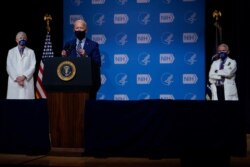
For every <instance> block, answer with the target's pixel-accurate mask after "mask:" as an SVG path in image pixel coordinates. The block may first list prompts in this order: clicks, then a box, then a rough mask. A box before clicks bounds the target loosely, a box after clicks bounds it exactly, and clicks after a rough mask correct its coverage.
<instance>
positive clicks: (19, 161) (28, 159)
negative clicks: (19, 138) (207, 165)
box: [0, 134, 250, 167]
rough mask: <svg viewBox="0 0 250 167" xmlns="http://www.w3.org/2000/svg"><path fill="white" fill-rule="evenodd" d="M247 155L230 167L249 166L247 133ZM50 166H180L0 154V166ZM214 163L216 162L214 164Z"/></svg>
mask: <svg viewBox="0 0 250 167" xmlns="http://www.w3.org/2000/svg"><path fill="white" fill-rule="evenodd" d="M247 145H248V148H247V156H246V157H232V158H231V167H249V166H250V134H248V135H247ZM6 165H7V166H39V167H41V166H44V167H46V166H51V167H78V166H81V167H180V166H181V165H180V159H160V160H152V159H147V158H122V157H109V158H95V157H79V156H78V157H72V156H51V155H39V156H29V155H18V154H0V166H6ZM215 165H216V164H215Z"/></svg>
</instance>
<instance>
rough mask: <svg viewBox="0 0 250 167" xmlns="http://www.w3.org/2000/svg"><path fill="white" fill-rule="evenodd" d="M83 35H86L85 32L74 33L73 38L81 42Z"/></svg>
mask: <svg viewBox="0 0 250 167" xmlns="http://www.w3.org/2000/svg"><path fill="white" fill-rule="evenodd" d="M85 35H86V32H85V31H75V36H76V38H78V39H79V40H82V39H83V38H85Z"/></svg>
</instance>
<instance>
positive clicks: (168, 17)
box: [160, 13, 174, 23]
mask: <svg viewBox="0 0 250 167" xmlns="http://www.w3.org/2000/svg"><path fill="white" fill-rule="evenodd" d="M173 21H174V14H173V13H160V23H172V22H173Z"/></svg>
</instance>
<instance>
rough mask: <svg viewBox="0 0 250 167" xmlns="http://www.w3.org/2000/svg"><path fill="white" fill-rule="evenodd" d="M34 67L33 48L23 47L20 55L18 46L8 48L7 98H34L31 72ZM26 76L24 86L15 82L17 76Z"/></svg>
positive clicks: (32, 72) (33, 70)
mask: <svg viewBox="0 0 250 167" xmlns="http://www.w3.org/2000/svg"><path fill="white" fill-rule="evenodd" d="M35 68H36V56H35V53H34V50H32V49H30V48H28V47H25V49H24V51H23V55H22V56H21V54H20V52H19V50H18V47H17V46H16V47H14V48H12V49H10V50H9V52H8V56H7V67H6V70H7V73H8V75H9V77H8V88H7V99H35V93H34V78H33V74H34V72H35ZM22 75H24V76H26V78H27V79H26V80H25V82H24V86H23V87H22V86H20V85H18V83H17V82H15V79H16V78H17V76H22Z"/></svg>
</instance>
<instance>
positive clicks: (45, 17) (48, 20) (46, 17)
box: [43, 14, 52, 32]
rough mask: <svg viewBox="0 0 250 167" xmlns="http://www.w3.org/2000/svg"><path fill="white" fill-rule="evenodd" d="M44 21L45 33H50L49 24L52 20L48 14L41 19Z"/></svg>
mask: <svg viewBox="0 0 250 167" xmlns="http://www.w3.org/2000/svg"><path fill="white" fill-rule="evenodd" d="M43 19H44V21H46V24H47V25H46V29H47V32H50V26H49V22H50V21H51V20H52V17H51V15H50V14H45V16H44V17H43Z"/></svg>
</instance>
